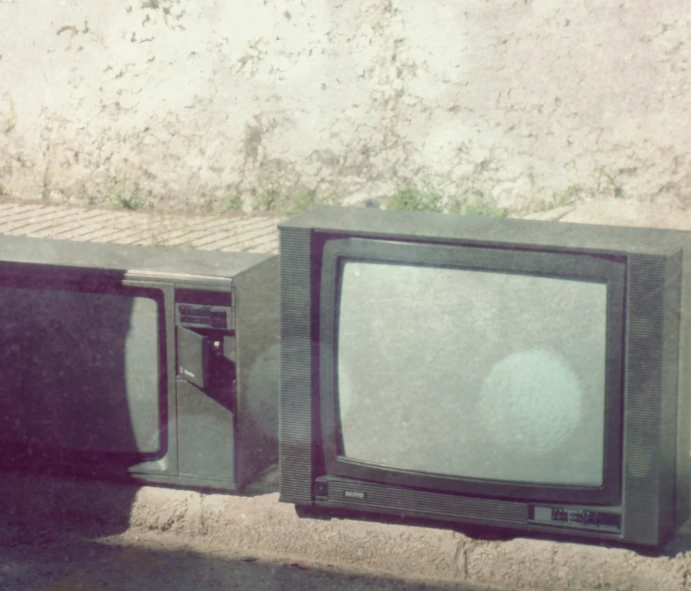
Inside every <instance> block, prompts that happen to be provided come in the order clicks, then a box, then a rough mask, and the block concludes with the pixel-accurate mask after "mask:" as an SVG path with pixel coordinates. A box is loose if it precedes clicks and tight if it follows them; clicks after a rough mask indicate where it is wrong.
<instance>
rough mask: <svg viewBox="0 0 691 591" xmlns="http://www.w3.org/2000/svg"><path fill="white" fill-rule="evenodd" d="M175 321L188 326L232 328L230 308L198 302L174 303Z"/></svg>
mask: <svg viewBox="0 0 691 591" xmlns="http://www.w3.org/2000/svg"><path fill="white" fill-rule="evenodd" d="M175 315H176V317H177V318H176V321H177V324H178V325H179V326H187V327H190V328H213V329H217V330H232V329H233V322H232V320H233V314H232V308H230V307H226V306H205V305H199V304H176V306H175Z"/></svg>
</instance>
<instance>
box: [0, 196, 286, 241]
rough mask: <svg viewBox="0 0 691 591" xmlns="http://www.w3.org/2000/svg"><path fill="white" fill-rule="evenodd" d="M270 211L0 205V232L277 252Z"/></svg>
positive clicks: (275, 222) (275, 218) (276, 218)
mask: <svg viewBox="0 0 691 591" xmlns="http://www.w3.org/2000/svg"><path fill="white" fill-rule="evenodd" d="M284 219H286V218H285V217H279V216H275V215H270V214H265V215H247V214H235V215H222V216H219V215H206V216H202V215H185V214H177V215H176V214H169V213H161V212H142V211H118V210H109V209H91V208H86V207H75V206H70V205H65V206H55V205H46V204H37V203H28V202H27V203H17V202H3V203H0V234H12V235H15V236H34V237H38V238H53V239H57V240H76V241H80V242H107V243H113V244H137V245H146V246H182V247H187V248H198V249H200V250H225V251H246V252H259V253H277V252H278V232H277V229H276V227H277V226H278V224H279V223H280V222H281V221H283V220H284Z"/></svg>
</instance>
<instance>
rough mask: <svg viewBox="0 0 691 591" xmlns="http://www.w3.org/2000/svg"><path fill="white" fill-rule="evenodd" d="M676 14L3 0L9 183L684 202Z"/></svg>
mask: <svg viewBox="0 0 691 591" xmlns="http://www.w3.org/2000/svg"><path fill="white" fill-rule="evenodd" d="M690 22H691V3H689V2H688V0H657V1H653V0H622V1H620V2H612V1H611V0H572V1H571V2H562V1H561V0H493V1H491V2H481V1H478V0H426V1H424V2H422V1H420V0H350V1H346V0H302V1H298V0H196V1H192V0H148V1H142V0H124V2H123V1H120V0H118V1H108V2H104V0H0V55H1V56H2V57H1V58H0V185H1V186H2V189H3V190H4V191H5V192H6V193H10V194H13V195H18V196H23V197H30V198H35V197H39V196H43V197H51V198H56V199H65V200H66V199H73V200H78V201H91V202H92V203H93V202H99V201H102V200H107V199H108V194H109V193H112V192H113V190H116V191H121V192H122V191H129V190H131V189H132V187H134V185H135V183H137V184H138V185H139V186H140V188H141V192H142V193H141V194H142V195H144V196H147V198H148V199H150V200H151V202H153V203H159V204H161V205H168V206H177V205H183V204H190V203H193V204H200V203H202V202H204V201H213V200H217V199H222V198H228V197H232V196H234V195H241V196H244V197H245V198H246V203H250V201H251V195H252V192H253V191H255V192H256V193H257V194H258V195H259V196H260V197H261V196H264V197H265V196H266V195H267V194H268V193H270V192H271V191H281V192H283V193H288V194H290V193H299V192H301V191H303V190H308V189H316V190H317V192H318V194H319V195H320V196H322V197H329V196H337V197H339V198H348V199H349V200H351V201H352V200H357V199H364V198H368V197H378V196H381V195H383V194H386V193H390V192H392V191H393V190H394V189H395V187H396V186H401V185H405V184H409V183H416V184H423V183H427V184H430V185H431V186H432V187H433V188H435V189H436V190H441V191H446V192H448V193H449V194H456V195H466V194H467V195H479V194H482V195H483V196H484V197H485V198H487V199H495V200H498V201H499V203H500V205H507V204H512V205H514V206H523V205H525V204H526V203H532V204H535V203H537V202H541V201H552V200H554V199H557V200H560V199H562V198H567V197H568V198H570V197H577V196H589V195H591V194H593V195H595V196H598V195H607V196H612V195H615V194H616V196H628V197H634V198H638V199H645V200H649V199H656V200H681V201H682V202H684V201H685V200H687V199H688V198H689V196H691V156H690V148H691V112H690V110H691V74H690V72H689V56H691V26H690Z"/></svg>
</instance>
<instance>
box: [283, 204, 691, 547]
mask: <svg viewBox="0 0 691 591" xmlns="http://www.w3.org/2000/svg"><path fill="white" fill-rule="evenodd" d="M279 231H280V245H281V323H282V327H281V343H282V344H281V347H282V352H281V399H280V453H279V456H280V464H281V476H280V499H281V500H282V501H283V502H287V503H292V504H294V505H295V506H296V508H297V511H298V513H299V514H300V515H302V516H312V517H325V516H326V517H327V518H328V516H330V515H337V516H345V517H348V516H350V517H354V518H358V517H362V518H368V517H373V518H375V519H381V520H389V519H398V518H410V519H416V520H423V521H424V522H431V523H437V524H439V525H442V524H445V525H446V526H450V527H454V528H459V529H461V530H463V529H464V528H468V529H469V530H473V531H479V530H486V531H490V532H491V531H497V532H501V531H502V530H504V531H509V532H510V531H513V532H516V533H520V534H521V535H524V534H527V535H531V534H532V535H538V536H539V535H542V534H544V535H546V536H548V537H554V536H556V537H557V538H559V537H561V536H567V537H572V538H577V539H585V540H587V539H595V540H605V541H610V542H612V543H615V544H617V543H619V544H625V545H631V546H656V545H659V544H660V543H662V541H663V540H664V539H665V538H666V537H667V536H668V535H670V534H671V533H672V532H673V531H675V528H676V527H677V526H678V525H679V524H680V523H682V522H683V521H685V520H686V518H687V515H688V498H689V472H688V469H689V458H690V450H689V414H688V398H689V375H688V374H689V336H690V335H689V322H688V302H689V297H690V293H689V287H690V285H691V284H690V281H689V278H690V277H691V272H690V271H691V269H690V268H689V260H690V254H691V253H690V252H689V250H688V249H689V245H691V241H690V238H689V237H690V236H691V234H688V233H685V232H677V231H671V230H655V229H644V228H625V227H604V226H596V225H580V224H566V223H559V222H543V221H529V220H516V219H499V218H490V217H481V216H454V215H443V214H431V213H413V212H396V211H381V210H374V209H364V208H345V207H342V208H334V207H319V208H314V209H312V210H310V211H308V212H306V213H303V214H300V215H298V216H296V217H295V218H293V219H291V220H288V221H286V222H284V223H282V224H281V225H280V226H279Z"/></svg>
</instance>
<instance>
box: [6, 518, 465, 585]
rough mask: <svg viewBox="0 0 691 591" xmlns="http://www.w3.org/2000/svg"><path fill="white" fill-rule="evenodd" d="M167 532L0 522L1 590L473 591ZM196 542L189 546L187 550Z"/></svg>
mask: <svg viewBox="0 0 691 591" xmlns="http://www.w3.org/2000/svg"><path fill="white" fill-rule="evenodd" d="M172 540H173V538H171V537H170V536H166V535H160V534H159V535H158V536H156V535H153V534H152V535H151V536H147V538H146V539H144V540H143V539H142V538H141V537H134V536H129V535H128V534H125V535H124V536H120V537H117V538H106V539H101V540H95V539H89V536H88V535H84V533H83V532H80V533H78V534H75V533H73V532H69V531H64V530H57V529H55V528H53V529H49V528H43V529H40V530H39V529H36V528H33V529H32V530H29V529H27V528H26V527H22V526H19V525H16V524H8V523H2V522H1V521H0V589H2V590H3V591H97V590H99V591H150V590H158V589H164V590H165V591H204V590H207V589H208V590H219V591H220V590H223V591H226V590H228V591H231V590H232V591H236V590H239V591H250V590H252V591H257V590H267V591H293V590H294V591H329V590H334V591H335V590H338V591H413V590H415V591H442V590H447V591H448V590H449V589H454V590H456V591H476V590H477V588H475V587H459V586H453V587H449V586H444V585H443V584H428V583H415V582H405V581H396V580H391V579H384V578H379V577H376V576H373V575H362V574H349V573H345V572H340V571H338V570H337V569H335V568H333V567H332V568H326V569H325V570H319V569H316V568H311V567H306V566H305V565H302V564H297V563H276V562H271V561H267V560H257V559H255V558H253V557H239V556H224V555H223V552H222V549H221V551H220V552H219V549H218V548H216V549H215V550H214V551H210V552H200V551H199V544H198V543H195V545H194V546H189V545H188V546H187V547H185V544H184V543H183V542H181V541H180V540H179V539H176V540H175V543H171V541H172ZM192 548H194V549H192Z"/></svg>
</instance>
